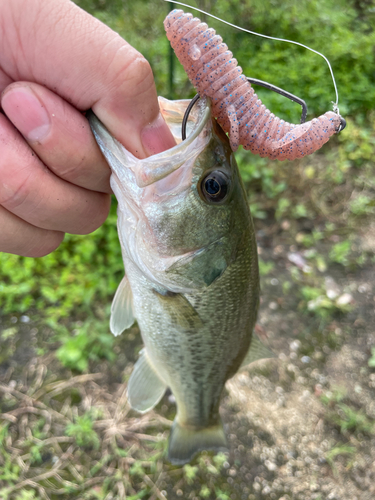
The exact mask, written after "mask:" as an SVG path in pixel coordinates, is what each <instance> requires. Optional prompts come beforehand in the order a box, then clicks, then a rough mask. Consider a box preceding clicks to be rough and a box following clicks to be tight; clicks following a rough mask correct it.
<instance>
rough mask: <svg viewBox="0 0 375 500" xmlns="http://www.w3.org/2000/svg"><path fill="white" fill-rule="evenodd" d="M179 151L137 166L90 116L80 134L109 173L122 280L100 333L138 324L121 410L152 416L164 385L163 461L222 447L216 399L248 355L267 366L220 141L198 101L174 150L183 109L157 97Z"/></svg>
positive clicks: (249, 233) (236, 177)
mask: <svg viewBox="0 0 375 500" xmlns="http://www.w3.org/2000/svg"><path fill="white" fill-rule="evenodd" d="M159 99H160V100H159V102H160V108H161V112H162V114H163V116H164V118H165V119H166V122H167V124H168V125H169V127H170V129H171V131H172V133H173V134H174V136H175V139H176V142H177V145H176V146H175V147H173V148H172V149H170V150H168V151H165V152H163V153H159V154H157V155H154V156H152V157H150V158H146V159H143V160H139V159H137V158H135V157H134V156H133V155H132V154H131V153H129V152H128V151H127V150H126V149H125V148H124V147H123V146H122V145H121V144H120V143H119V142H118V141H116V140H115V139H114V138H113V137H112V136H111V135H110V134H109V133H108V131H107V130H106V128H105V127H104V125H103V124H101V122H100V121H99V120H98V119H97V118H96V117H95V115H93V114H92V115H91V116H90V118H89V119H90V124H91V127H92V130H93V131H94V134H95V137H96V140H97V142H98V144H99V146H100V148H101V150H102V152H103V154H104V156H105V157H106V159H107V161H108V163H109V165H110V167H111V170H112V176H111V186H112V189H113V192H114V194H115V195H116V198H117V200H118V233H119V239H120V242H121V247H122V255H123V260H124V265H125V272H126V275H125V277H124V279H123V280H122V282H121V284H120V286H119V288H118V290H117V292H116V295H115V298H114V301H113V304H112V312H111V320H110V328H111V331H112V333H113V334H114V335H118V334H120V333H121V332H122V331H123V330H125V329H126V328H128V327H129V326H131V325H132V324H133V322H134V320H135V319H136V320H137V321H138V324H139V327H140V331H141V334H142V338H143V341H144V345H145V347H144V349H143V350H142V351H141V354H140V358H139V360H138V361H137V363H136V364H135V367H134V370H133V373H132V375H131V377H130V379H129V383H128V398H129V402H130V405H131V406H132V408H134V409H135V410H138V411H139V412H146V411H148V410H150V409H151V408H153V407H154V406H155V405H156V404H157V403H158V402H159V401H160V399H161V398H162V396H163V395H164V393H165V391H166V389H167V388H168V387H169V388H170V389H171V391H172V393H173V395H174V397H175V399H176V404H177V414H176V418H175V421H174V424H173V427H172V430H171V436H170V440H169V451H168V458H169V460H170V461H171V462H172V463H174V464H183V463H186V462H188V461H190V460H191V458H192V457H193V456H194V455H195V454H196V453H197V452H199V451H201V450H207V449H213V450H220V449H225V448H226V446H227V444H226V438H225V434H224V431H223V427H222V424H221V422H220V417H219V401H220V395H221V392H222V389H223V387H224V384H225V382H226V380H228V378H230V377H232V376H233V375H234V374H235V373H236V371H237V370H238V368H239V367H240V365H241V364H242V363H243V362H244V359H245V357H246V355H247V353H248V360H249V361H252V360H254V359H258V358H260V357H267V352H266V351H263V350H262V348H261V347H259V344H258V342H257V341H256V340H254V342H252V332H253V327H254V323H255V320H256V316H257V310H258V303H259V275H258V260H257V247H256V242H255V236H254V228H253V223H252V219H251V216H250V211H249V207H248V203H247V200H246V194H245V190H244V187H243V184H242V181H241V178H240V174H239V171H238V167H237V164H236V161H235V158H234V156H233V153H232V151H231V149H230V146H229V141H228V139H227V137H226V135H225V134H224V132H223V131H222V130H221V128H220V126H219V125H218V124H217V123H216V121H215V120H213V119H212V118H211V111H210V104H209V101H208V100H206V99H201V101H200V104H198V105H196V106H195V108H193V111H192V112H191V114H190V118H189V121H188V134H187V139H186V140H185V141H181V122H182V118H183V115H184V112H185V110H186V106H187V105H188V103H189V101H186V100H185V101H167V100H166V99H163V98H159Z"/></svg>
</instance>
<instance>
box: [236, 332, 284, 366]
mask: <svg viewBox="0 0 375 500" xmlns="http://www.w3.org/2000/svg"><path fill="white" fill-rule="evenodd" d="M275 357H276V356H275V354H274V353H273V352H272V351H271V350H270V349H268V347H266V346H265V345H264V344H263V343H262V342H261V340H260V339H259V337H258V336H257V335H256V334H254V333H253V336H252V339H251V344H250V347H249V350H248V351H247V354H246V356H245V359H244V360H243V361H242V364H241V368H244V367H246V366H247V365H249V364H250V363H253V362H254V361H258V360H259V359H266V358H275Z"/></svg>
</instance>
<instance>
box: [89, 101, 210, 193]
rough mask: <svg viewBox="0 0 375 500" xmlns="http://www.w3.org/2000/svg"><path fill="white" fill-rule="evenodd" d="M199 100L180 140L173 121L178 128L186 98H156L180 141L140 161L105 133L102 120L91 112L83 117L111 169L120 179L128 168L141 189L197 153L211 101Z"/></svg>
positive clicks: (205, 134) (206, 139)
mask: <svg viewBox="0 0 375 500" xmlns="http://www.w3.org/2000/svg"><path fill="white" fill-rule="evenodd" d="M199 101H200V102H198V103H197V105H196V106H195V107H194V108H195V109H194V110H193V112H192V113H190V115H189V121H188V124H189V125H188V131H189V132H190V134H189V135H188V137H187V138H186V139H185V140H184V141H182V142H181V132H180V139H179V135H178V131H177V128H176V124H178V127H179V128H180V130H181V127H182V119H183V115H184V112H185V109H186V107H187V104H188V103H189V102H190V101H187V100H186V99H184V100H181V101H168V100H167V99H164V98H159V103H160V107H161V112H162V114H163V116H164V117H165V119H166V122H167V125H168V126H169V127H170V128H171V131H172V133H173V135H175V134H177V135H175V137H176V140H177V142H178V140H180V143H179V144H177V145H176V146H174V147H173V148H171V149H167V150H166V151H163V152H161V153H158V154H156V155H153V156H150V157H149V158H144V159H142V160H139V159H138V158H136V157H135V156H134V155H132V154H131V153H130V152H129V151H127V150H126V149H125V148H124V146H123V145H122V144H121V143H120V142H119V141H117V140H116V139H115V138H114V137H113V136H112V135H111V134H110V133H109V132H108V130H107V129H106V127H105V126H104V125H103V123H102V122H101V121H100V120H99V118H98V117H97V116H96V115H95V114H94V113H93V112H92V111H91V112H90V113H88V114H87V118H88V120H89V122H90V126H91V129H92V131H93V133H94V135H95V139H96V142H97V143H98V144H99V147H100V149H101V150H102V152H103V154H104V156H105V157H106V159H107V161H108V163H109V164H110V165H111V169H112V171H113V172H114V173H115V174H116V175H117V177H118V178H119V179H121V178H122V177H123V175H122V171H123V169H124V167H125V168H129V169H130V170H131V171H132V172H133V174H134V177H135V182H136V184H137V186H138V187H139V188H144V187H146V186H149V185H150V184H154V183H155V182H157V181H159V180H161V179H164V177H167V175H169V174H171V173H172V172H174V171H175V170H177V169H178V168H180V167H181V165H183V164H184V163H185V162H186V161H188V160H189V159H190V158H193V157H195V156H197V155H198V154H199V153H200V152H201V151H203V149H204V148H205V146H206V145H207V143H208V142H209V140H210V133H209V132H210V130H211V127H212V121H211V103H210V100H209V99H208V98H203V99H200V100H199ZM168 108H169V109H168ZM189 122H190V123H189ZM202 132H203V133H202Z"/></svg>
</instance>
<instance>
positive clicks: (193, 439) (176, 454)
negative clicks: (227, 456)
mask: <svg viewBox="0 0 375 500" xmlns="http://www.w3.org/2000/svg"><path fill="white" fill-rule="evenodd" d="M203 450H214V451H227V450H228V446H227V440H226V437H225V434H224V429H223V426H222V425H221V423H219V424H218V425H215V426H212V427H206V428H204V429H193V428H191V427H190V428H188V427H183V426H182V425H180V424H179V423H178V422H176V420H175V421H174V423H173V427H172V430H171V435H170V438H169V449H168V460H169V461H170V462H171V463H172V464H174V465H183V464H186V463H187V462H190V461H191V460H192V458H193V457H194V455H195V454H197V453H198V452H200V451H203Z"/></svg>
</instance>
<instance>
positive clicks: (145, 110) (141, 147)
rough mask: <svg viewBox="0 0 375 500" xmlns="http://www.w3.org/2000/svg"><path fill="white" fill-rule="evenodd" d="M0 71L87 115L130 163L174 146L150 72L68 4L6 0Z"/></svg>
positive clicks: (94, 21) (62, 1)
mask: <svg viewBox="0 0 375 500" xmlns="http://www.w3.org/2000/svg"><path fill="white" fill-rule="evenodd" d="M0 24H1V26H2V36H1V37H0V54H1V56H0V69H1V70H2V71H3V72H4V73H5V74H6V75H7V76H8V77H9V78H11V79H12V80H14V81H19V80H26V81H31V82H37V83H41V84H43V85H45V86H47V87H48V88H49V89H50V90H52V91H53V92H55V93H57V94H59V95H60V96H61V97H63V98H64V99H66V100H67V101H68V102H70V103H71V104H72V105H73V106H75V107H76V108H77V109H79V110H86V109H89V108H92V109H93V110H94V112H95V114H97V116H98V117H99V118H100V120H101V121H102V122H103V123H104V124H105V125H106V127H107V128H108V130H109V131H110V132H111V133H112V134H113V135H114V136H115V137H116V138H117V139H118V140H119V141H120V142H121V143H122V144H123V145H124V146H125V147H126V148H127V149H128V150H129V151H130V152H132V153H133V154H134V155H135V156H137V157H145V156H149V155H150V154H154V153H157V152H160V151H162V150H164V149H168V148H169V147H172V146H173V145H174V141H173V138H172V135H171V133H170V131H169V129H168V127H167V125H166V124H165V122H164V120H163V119H162V117H161V115H160V112H159V105H158V101H157V94H156V89H155V83H154V79H153V75H152V71H151V68H150V65H149V63H148V62H147V61H146V60H145V59H144V57H143V56H142V55H141V54H140V53H139V52H137V51H136V50H135V49H134V48H133V47H131V46H130V45H129V44H128V43H127V42H126V41H125V40H123V39H122V38H121V37H120V36H119V35H118V34H117V33H115V32H114V31H112V30H111V29H110V28H108V27H107V26H105V25H104V24H102V23H101V22H100V21H98V20H97V19H95V18H93V17H92V16H90V15H89V14H87V13H86V12H84V11H83V10H81V9H80V8H79V7H77V6H76V5H74V4H73V3H72V2H70V1H68V0H54V1H53V2H45V1H44V0H12V2H6V3H5V4H3V5H2V7H1V10H0Z"/></svg>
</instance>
